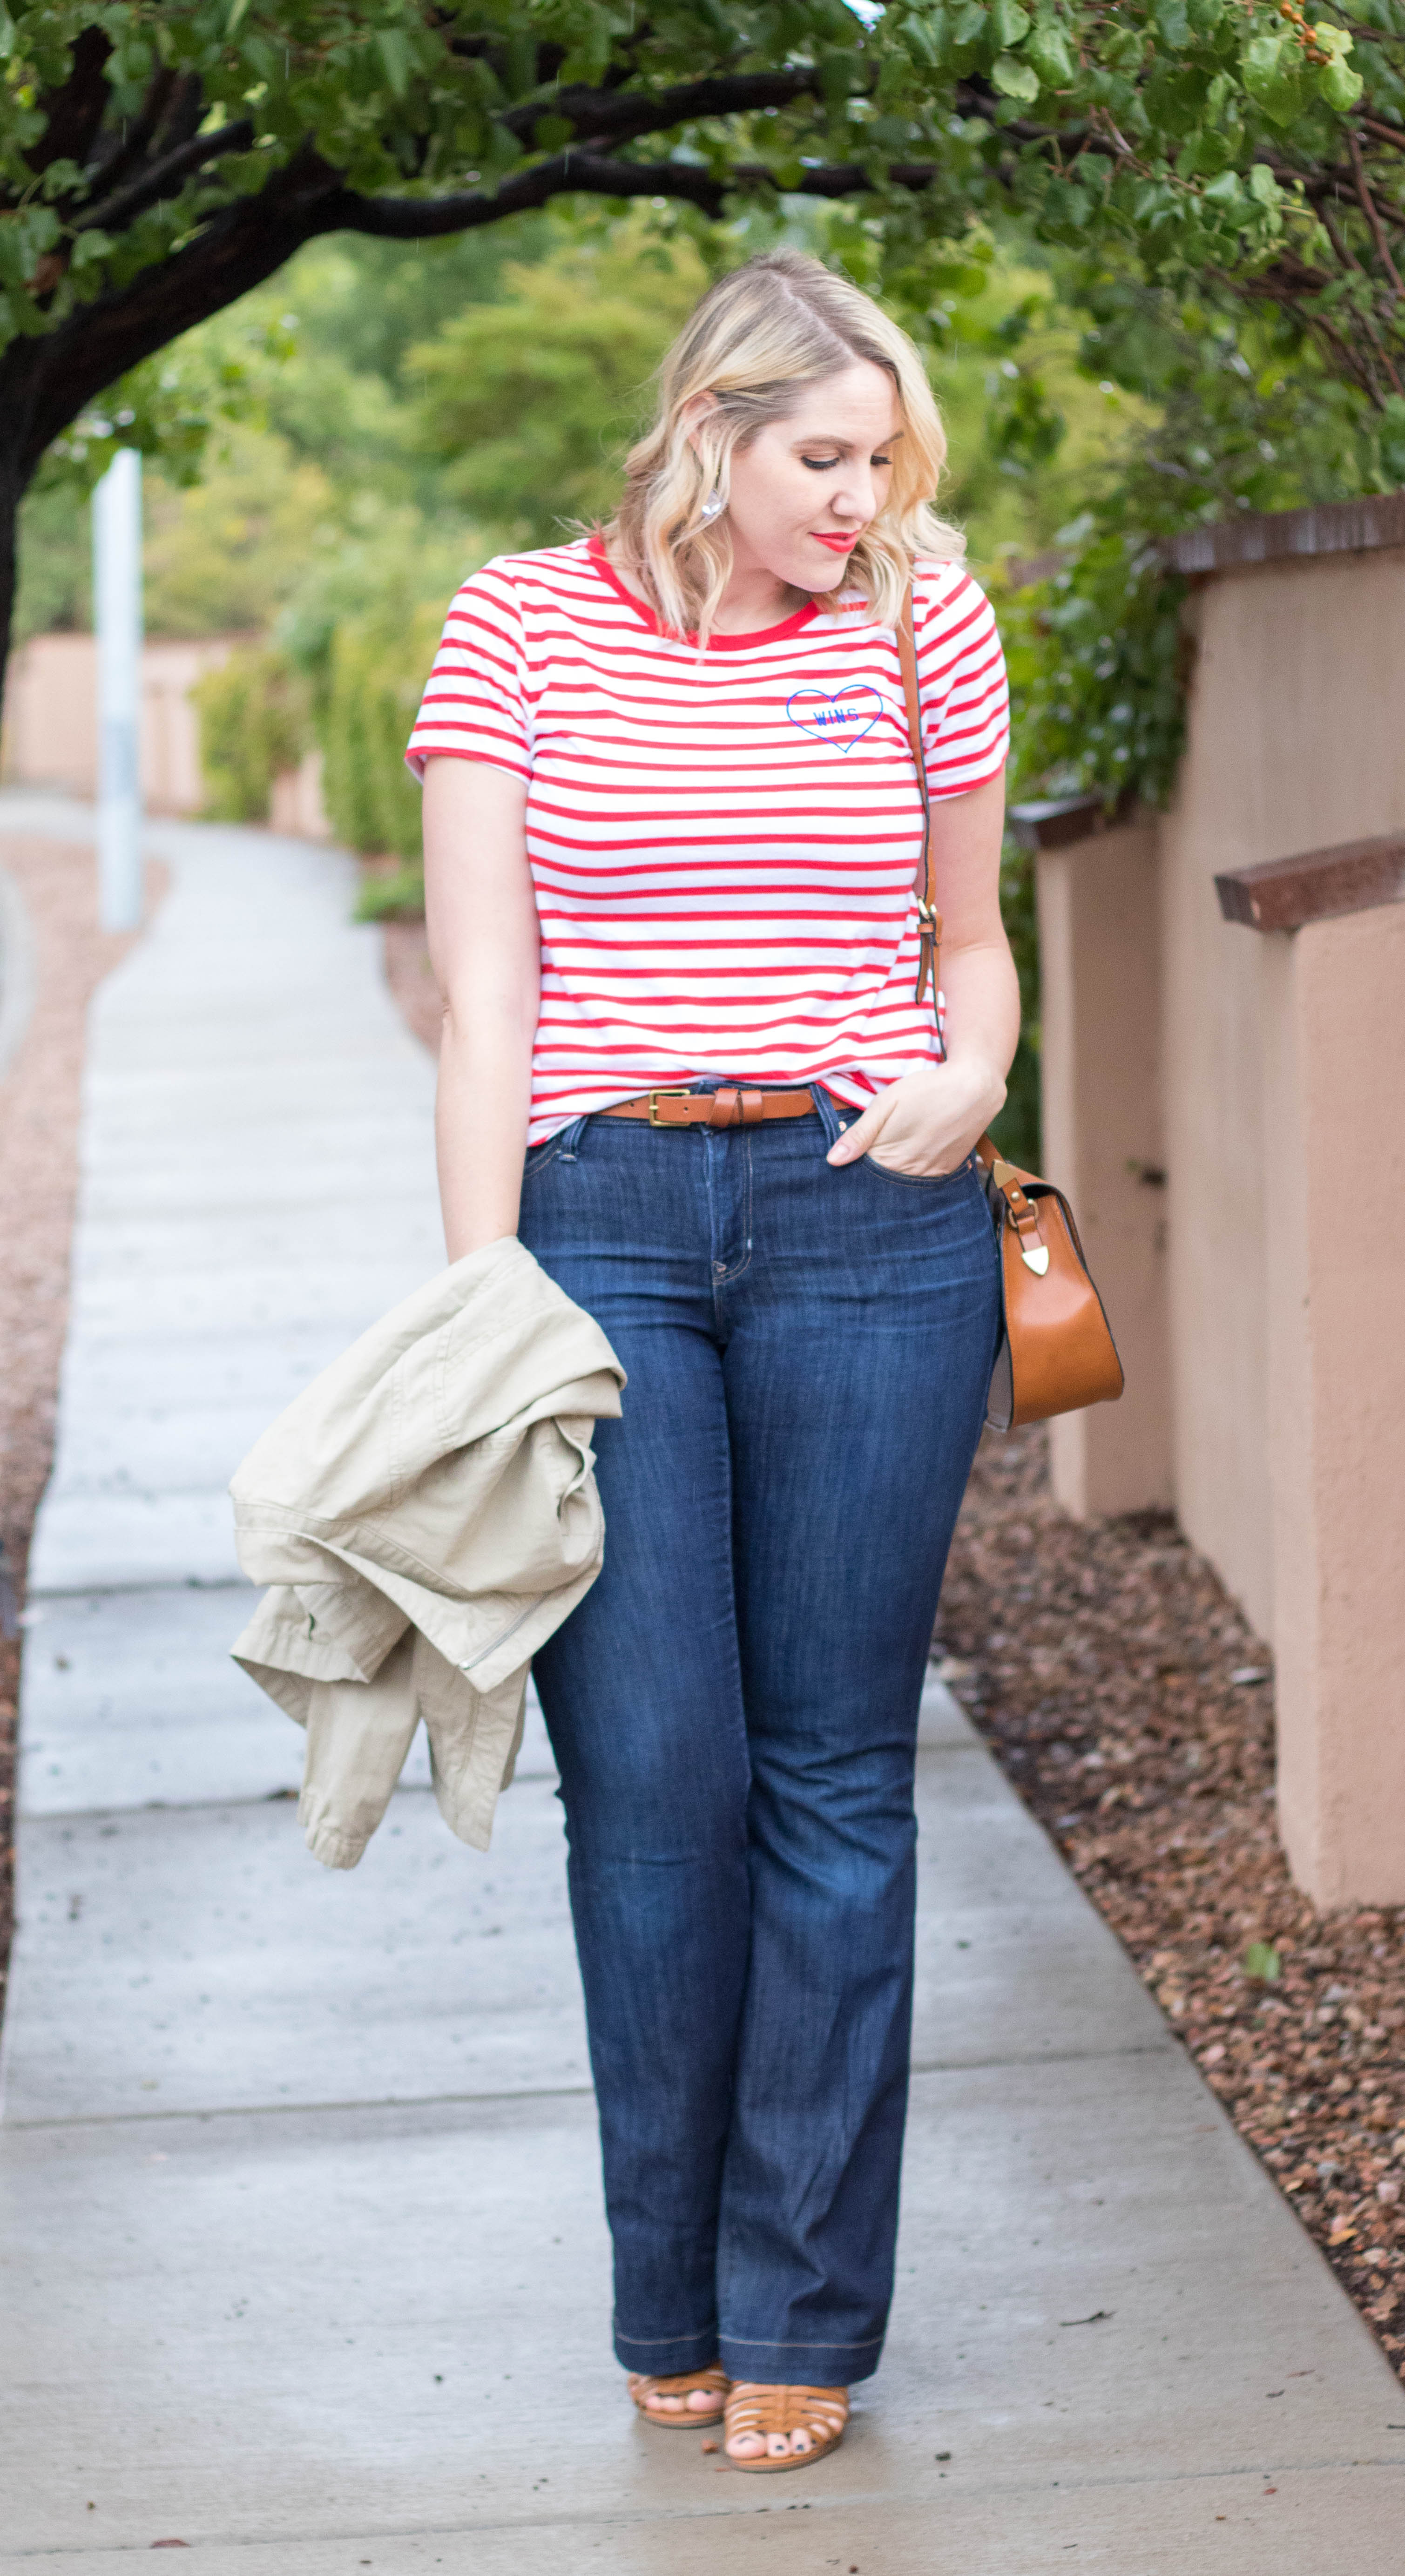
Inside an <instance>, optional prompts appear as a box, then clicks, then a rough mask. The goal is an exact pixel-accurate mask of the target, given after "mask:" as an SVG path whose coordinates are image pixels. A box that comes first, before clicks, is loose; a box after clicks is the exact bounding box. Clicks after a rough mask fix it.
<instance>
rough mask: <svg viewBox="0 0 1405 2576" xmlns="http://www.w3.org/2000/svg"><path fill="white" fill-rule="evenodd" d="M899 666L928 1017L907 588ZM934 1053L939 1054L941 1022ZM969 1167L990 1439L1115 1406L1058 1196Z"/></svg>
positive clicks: (927, 859) (934, 914)
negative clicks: (995, 1301)
mask: <svg viewBox="0 0 1405 2576" xmlns="http://www.w3.org/2000/svg"><path fill="white" fill-rule="evenodd" d="M898 659H899V661H900V662H901V664H902V675H903V690H904V694H905V695H906V698H907V727H908V732H909V735H910V736H911V739H912V755H913V758H914V760H915V761H916V763H917V782H918V786H919V788H920V789H921V793H922V856H921V859H920V860H919V862H918V867H917V875H916V878H915V880H914V884H913V892H914V894H915V895H916V898H917V916H918V930H919V944H920V951H921V962H920V965H919V967H918V973H917V1000H918V1001H919V1002H920V1001H922V1000H923V999H924V998H925V996H926V995H927V993H928V992H929V991H930V993H931V996H932V1009H933V1011H934V1013H935V1012H936V1011H937V987H938V978H939V974H940V969H941V945H942V917H941V914H940V913H939V912H938V911H937V909H936V903H935V899H934V898H935V893H936V884H935V877H936V869H935V862H934V860H933V857H932V803H931V796H930V792H929V789H928V784H927V764H926V761H925V760H924V758H923V756H922V701H921V697H920V695H919V693H918V686H917V650H916V646H915V644H914V641H913V632H912V589H911V585H910V584H909V587H908V593H907V597H906V599H905V600H904V602H903V612H902V616H901V618H900V619H899V621H898ZM937 1046H938V1050H939V1052H940V1053H941V1054H943V1055H944V1054H945V1053H946V1048H945V1044H944V1042H943V1039H942V1032H941V1020H940V1017H939V1016H938V1019H937ZM976 1161H977V1164H978V1166H979V1168H980V1172H981V1176H982V1179H983V1180H984V1182H985V1188H986V1195H987V1197H988V1199H989V1201H990V1209H991V1215H992V1217H993V1219H994V1222H995V1231H996V1237H997V1240H998V1242H999V1246H1000V1277H1001V1286H1002V1293H1003V1300H1004V1314H1003V1323H1002V1327H1001V1334H1000V1347H999V1349H998V1351H997V1352H996V1355H995V1368H994V1371H993V1373H992V1376H991V1381H990V1394H989V1397H988V1399H987V1403H986V1417H985V1418H986V1421H987V1422H988V1423H989V1424H990V1425H991V1428H992V1429H993V1430H996V1431H1009V1430H1011V1429H1013V1427H1014V1426H1015V1424H1016V1423H1020V1422H1044V1421H1047V1419H1048V1417H1049V1415H1050V1414H1051V1413H1076V1412H1078V1411H1079V1409H1080V1408H1081V1407H1082V1406H1083V1405H1085V1404H1110V1403H1112V1402H1113V1401H1114V1400H1115V1398H1116V1397H1118V1396H1119V1395H1120V1394H1121V1393H1122V1385H1123V1379H1122V1363H1121V1361H1120V1360H1119V1358H1118V1356H1117V1346H1116V1344H1115V1342H1114V1341H1113V1338H1112V1332H1111V1328H1110V1326H1109V1324H1108V1320H1107V1316H1106V1314H1105V1312H1104V1310H1103V1301H1102V1299H1101V1297H1100V1296H1099V1295H1098V1292H1097V1289H1096V1287H1095V1285H1094V1283H1093V1277H1092V1273H1091V1272H1090V1270H1089V1268H1088V1264H1087V1262H1086V1261H1085V1260H1084V1258H1083V1246H1082V1244H1081V1243H1080V1242H1079V1240H1078V1228H1077V1226H1076V1225H1075V1224H1074V1221H1073V1210H1072V1208H1071V1207H1070V1206H1069V1203H1068V1201H1067V1199H1066V1198H1065V1197H1064V1194H1063V1191H1062V1190H1060V1189H1056V1188H1055V1186H1054V1183H1053V1182H1052V1181H1041V1180H1040V1179H1039V1178H1038V1177H1037V1175H1036V1174H1035V1173H1033V1172H1022V1171H1020V1170H1018V1169H1017V1167H1016V1166H1015V1165H1014V1164H1013V1163H1007V1162H1006V1161H1005V1158H1004V1156H1003V1155H1002V1154H1001V1152H1000V1151H999V1148H998V1147H997V1146H996V1145H994V1144H992V1142H991V1139H990V1138H989V1136H982V1138H981V1140H980V1143H979V1144H978V1145H977V1147H976Z"/></svg>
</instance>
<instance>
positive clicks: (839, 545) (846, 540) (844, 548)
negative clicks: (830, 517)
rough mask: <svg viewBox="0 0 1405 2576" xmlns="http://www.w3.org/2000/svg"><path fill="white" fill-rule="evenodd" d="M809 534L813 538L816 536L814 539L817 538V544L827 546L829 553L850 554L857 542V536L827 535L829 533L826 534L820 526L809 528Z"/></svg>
mask: <svg viewBox="0 0 1405 2576" xmlns="http://www.w3.org/2000/svg"><path fill="white" fill-rule="evenodd" d="M810 534H811V536H812V537H814V538H816V539H817V540H818V542H819V544H820V545H822V546H828V548H829V551H830V553H831V554H832V555H847V554H851V553H852V552H853V549H854V547H855V546H856V545H857V544H858V542H859V541H858V538H857V537H844V536H839V535H829V534H827V533H826V531H825V530H824V529H822V528H812V529H811V530H810Z"/></svg>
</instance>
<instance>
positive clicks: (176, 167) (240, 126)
mask: <svg viewBox="0 0 1405 2576" xmlns="http://www.w3.org/2000/svg"><path fill="white" fill-rule="evenodd" d="M253 139H254V127H253V120H252V118H250V117H247V116H242V117H240V119H239V121H238V123H237V124H235V125H222V126H220V127H219V128H218V130H217V132H215V133H214V134H197V135H196V136H195V137H194V138H193V140H192V141H191V142H189V143H182V144H181V145H179V147H178V148H177V149H176V150H175V151H174V152H168V153H167V154H166V157H165V159H164V160H162V161H153V162H152V163H151V164H150V166H149V167H148V168H147V169H145V170H143V171H142V173H141V175H140V177H139V178H136V179H133V180H132V181H131V182H130V183H129V185H128V186H127V187H125V188H119V189H118V190H117V192H116V195H115V196H111V197H104V198H103V199H102V201H101V203H100V204H98V205H96V206H89V207H88V208H87V209H86V211H85V213H84V215H83V218H82V220H81V222H80V223H79V224H78V225H77V226H76V228H75V229H76V230H77V231H79V232H88V231H90V230H91V229H93V228H94V227H97V226H101V227H102V229H103V230H104V231H105V232H112V231H115V230H117V229H119V228H120V227H121V226H122V225H124V224H130V223H133V222H135V220H136V218H137V216H138V215H142V214H145V212H146V209H147V207H148V206H153V205H155V204H156V203H157V201H158V199H159V198H161V197H173V196H175V195H176V193H177V192H178V190H179V189H181V188H182V187H183V186H184V185H185V182H186V180H187V179H188V178H189V177H190V176H191V174H192V172H193V171H196V170H199V169H201V168H203V166H204V164H205V163H206V162H207V161H218V160H222V159H223V158H224V156H225V154H226V153H229V152H247V151H248V148H249V146H250V144H251V143H252V142H253Z"/></svg>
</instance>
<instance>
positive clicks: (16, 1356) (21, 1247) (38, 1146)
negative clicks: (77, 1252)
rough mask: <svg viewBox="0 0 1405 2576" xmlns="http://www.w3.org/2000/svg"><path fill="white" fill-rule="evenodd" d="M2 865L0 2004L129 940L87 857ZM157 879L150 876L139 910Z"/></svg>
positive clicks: (16, 857)
mask: <svg viewBox="0 0 1405 2576" xmlns="http://www.w3.org/2000/svg"><path fill="white" fill-rule="evenodd" d="M0 867H3V868H4V869H5V870H6V871H7V872H8V874H9V875H10V876H11V877H12V878H13V879H14V880H15V882H16V884H17V885H18V886H19V888H20V891H21V893H22V895H23V897H24V901H25V905H26V908H27V910H28V913H29V918H30V923H31V926H32V928H33V932H34V941H35V948H36V951H37V956H36V961H35V983H36V988H37V989H36V993H35V1002H34V1012H33V1017H32V1018H31V1020H30V1023H29V1027H28V1029H27V1031H26V1033H25V1036H24V1039H23V1042H22V1044H21V1046H20V1049H19V1053H18V1054H17V1056H16V1057H15V1059H14V1062H13V1063H12V1064H11V1066H10V1070H9V1074H8V1076H7V1078H6V1079H5V1081H4V1082H3V1083H0V1208H3V1209H4V1212H5V1215H4V1224H3V1227H0V1353H3V1360H2V1361H0V1547H3V1550H4V1556H3V1569H0V2005H2V2004H3V2000H4V1977H5V1970H6V1966H7V1963H8V1958H9V1945H10V1926H11V1916H12V1905H13V1893H14V1889H13V1874H12V1848H11V1841H12V1830H13V1821H14V1779H15V1731H16V1709H17V1702H18V1695H19V1664H20V1632H19V1627H18V1623H17V1620H16V1616H15V1610H16V1604H17V1602H19V1601H22V1600H23V1598H24V1576H25V1565H26V1561H27V1559H28V1555H29V1541H30V1533H31V1531H32V1530H33V1527H34V1515H35V1513H36V1511H37V1510H38V1508H39V1498H40V1495H41V1494H42V1493H43V1490H44V1484H45V1480H46V1478H47V1476H48V1473H49V1461H50V1458H51V1456H52V1454H53V1445H54V1415H55V1409H56V1403H57V1396H58V1378H59V1362H60V1359H61V1358H62V1355H63V1340H64V1333H65V1330H66V1328H67V1323H68V1256H69V1242H70V1238H71V1235H72V1231H73V1203H74V1195H75V1191H76V1188H77V1179H78V1154H77V1146H78V1110H79V1086H80V1082H81V1078H82V1070H83V1040H84V1027H85V1021H86V1015H87V1008H88V1000H89V996H90V995H91V993H92V991H93V988H94V986H95V985H96V984H98V983H100V982H101V980H102V978H103V976H104V975H106V974H108V973H110V971H111V969H112V968H113V967H114V966H115V965H116V964H117V962H118V960H119V959H120V958H122V957H124V956H125V955H126V952H127V950H128V949H129V948H130V946H131V944H132V942H131V937H130V935H128V934H122V935H120V936H114V935H113V934H112V933H110V932H104V931H100V930H99V929H98V926H97V902H96V882H95V868H94V860H93V852H92V850H91V848H90V847H88V846H86V845H81V844H75V845H72V846H70V845H68V844H66V843H63V842H59V841H50V840H46V839H44V838H42V837H40V836H37V835H36V836H35V837H34V838H32V839H31V838H28V837H25V836H22V835H20V834H18V833H16V834H8V833H7V834H6V835H5V836H4V837H3V838H0ZM164 884H165V871H164V869H160V868H149V869H148V871H147V913H148V918H149V917H150V914H151V911H152V909H153V908H154V906H155V904H156V903H157V902H158V901H159V899H160V895H161V892H162V890H163V887H164Z"/></svg>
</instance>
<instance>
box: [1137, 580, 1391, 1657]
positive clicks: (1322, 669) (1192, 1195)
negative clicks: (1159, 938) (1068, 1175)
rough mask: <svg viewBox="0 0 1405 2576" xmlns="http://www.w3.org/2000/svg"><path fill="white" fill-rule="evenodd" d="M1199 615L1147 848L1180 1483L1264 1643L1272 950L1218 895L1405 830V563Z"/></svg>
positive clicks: (1284, 583) (1213, 603) (1269, 1586)
mask: <svg viewBox="0 0 1405 2576" xmlns="http://www.w3.org/2000/svg"><path fill="white" fill-rule="evenodd" d="M1192 614H1193V616H1194V619H1195V623H1196V628H1197V636H1198V654H1197V662H1196V669H1195V677H1194V681H1193V685H1192V694H1191V722H1190V733H1189V742H1188V747H1187V754H1186V759H1185V762H1184V765H1183V769H1182V774H1181V778H1180V781H1179V784H1178V792H1177V797H1176V802H1175V807H1174V810H1173V812H1172V813H1171V814H1170V815H1169V816H1168V817H1167V818H1166V820H1165V821H1164V823H1163V825H1162V828H1161V833H1160V850H1161V891H1162V934H1163V943H1164V958H1165V968H1164V972H1165V986H1164V992H1165V1024H1164V1031H1163V1044H1164V1051H1165V1067H1166V1074H1165V1109H1166V1143H1167V1163H1168V1169H1169V1188H1168V1217H1169V1231H1170V1259H1169V1303H1170V1317H1171V1345H1172V1354H1173V1357H1172V1386H1171V1397H1172V1420H1173V1432H1172V1447H1173V1457H1174V1477H1175V1488H1176V1497H1177V1505H1178V1509H1179V1511H1180V1515H1181V1520H1182V1523H1183V1525H1184V1527H1185V1530H1186V1532H1187V1535H1188V1536H1189V1537H1190V1539H1191V1540H1192V1542H1193V1543H1194V1544H1195V1545H1196V1546H1197V1547H1199V1548H1201V1549H1202V1550H1203V1551H1204V1553H1205V1554H1206V1555H1207V1556H1209V1557H1210V1558H1211V1560H1212V1562H1213V1563H1214V1564H1215V1565H1216V1566H1217V1567H1218V1568H1219V1570H1220V1572H1221V1574H1222V1575H1223V1577H1224V1579H1225V1581H1226V1582H1227V1584H1228V1585H1229V1588H1230V1590H1231V1591H1232V1592H1234V1593H1235V1595H1236V1596H1237V1597H1238V1599H1239V1600H1240V1601H1241V1602H1242V1603H1243V1605H1244V1608H1245V1609H1246V1611H1247V1612H1248V1614H1249V1616H1250V1618H1251V1619H1252V1620H1253V1621H1254V1623H1255V1625H1256V1626H1257V1627H1258V1628H1259V1629H1260V1630H1261V1631H1262V1632H1263V1633H1264V1634H1265V1635H1272V1634H1273V1630H1274V1621H1275V1609H1276V1605H1275V1598H1274V1574H1273V1554H1274V1546H1273V1506H1272V1499H1271V1495H1270V1488H1269V1429H1270V1423H1269V1404H1270V1398H1269V1383H1268V1320H1267V1318H1268V1294H1269V1282H1268V1277H1267V1273H1266V1267H1265V1262H1266V1251H1265V1246H1266V1240H1267V1220H1266V1208H1265V1195H1264V1194H1265V1177H1266V1174H1265V1159H1266V1153H1267V1149H1268V1136H1267V1129H1266V1124H1265V1113H1266V1101H1265V1078H1266V1077H1265V1065H1266V1050H1271V1041H1272V1031H1271V1021H1272V1016H1273V1012H1274V1010H1275V1008H1276V1001H1275V994H1274V990H1273V989H1272V987H1273V979H1274V977H1275V975H1276V974H1277V972H1278V968H1277V966H1276V965H1275V963H1274V960H1273V957H1272V954H1271V952H1272V951H1273V950H1274V949H1275V948H1277V947H1279V946H1280V945H1281V944H1282V942H1281V941H1280V940H1279V939H1268V940H1265V939H1263V938H1260V937H1258V936H1256V935H1255V934H1253V933H1250V932H1246V931H1244V930H1242V929H1240V928H1238V927H1236V926H1233V925H1231V924H1229V923H1227V922H1225V921H1224V920H1222V918H1221V916H1220V912H1219V906H1218V903H1217V900H1216V896H1215V890H1214V882H1213V881H1214V878H1215V875H1216V873H1217V872H1218V871H1221V870H1225V869H1229V868H1237V867H1245V866H1249V865H1252V864H1254V863H1256V862H1258V861H1261V860H1265V859H1277V858H1286V857H1290V856H1292V855H1293V854H1294V853H1296V852H1299V851H1303V850H1310V849H1313V848H1316V847H1326V846H1330V845H1333V844H1335V843H1338V842H1342V841H1348V840H1352V839H1354V838H1356V837H1357V836H1359V835H1363V834H1366V833H1371V832H1385V831H1389V830H1392V829H1396V828H1398V827H1400V826H1402V825H1405V553H1402V552H1400V551H1397V550H1391V551H1390V552H1387V553H1381V554H1360V555H1346V556H1339V557H1336V558H1332V559H1329V560H1326V561H1323V560H1319V559H1309V560H1307V561H1304V562H1301V563H1287V564H1270V565H1260V566H1254V567H1251V568H1246V569H1243V570H1237V571H1234V572H1231V573H1223V574H1218V575H1216V576H1215V577H1214V578H1213V579H1211V580H1210V581H1208V582H1207V583H1206V584H1205V586H1204V587H1203V589H1202V590H1201V591H1200V592H1199V594H1198V596H1197V598H1196V600H1195V602H1194V607H1193V611H1192ZM1293 936H1294V937H1295V938H1298V939H1304V938H1306V939H1317V938H1319V937H1320V936H1321V925H1317V926H1315V927H1314V928H1313V929H1312V930H1310V931H1307V932H1299V933H1295V934H1293Z"/></svg>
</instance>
